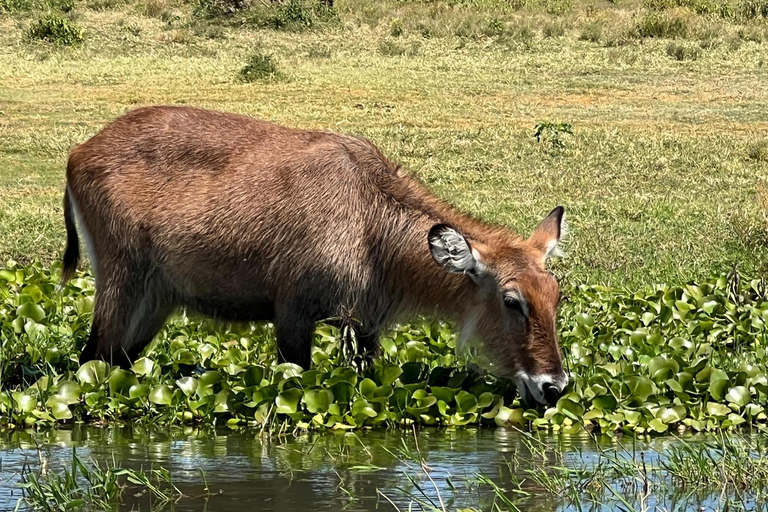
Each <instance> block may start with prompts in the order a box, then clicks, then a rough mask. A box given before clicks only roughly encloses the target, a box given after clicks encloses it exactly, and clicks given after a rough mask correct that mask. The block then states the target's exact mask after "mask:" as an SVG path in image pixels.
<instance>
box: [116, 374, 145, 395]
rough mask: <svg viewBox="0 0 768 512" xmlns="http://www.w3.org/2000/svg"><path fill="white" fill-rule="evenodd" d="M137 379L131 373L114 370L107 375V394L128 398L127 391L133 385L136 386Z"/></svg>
mask: <svg viewBox="0 0 768 512" xmlns="http://www.w3.org/2000/svg"><path fill="white" fill-rule="evenodd" d="M138 382H139V381H138V379H137V378H136V376H135V375H133V374H132V373H128V372H127V371H125V370H122V369H120V368H115V369H114V370H112V373H111V374H110V375H109V394H110V395H113V396H114V395H118V394H119V395H124V396H128V390H129V389H130V387H131V386H133V385H134V384H138Z"/></svg>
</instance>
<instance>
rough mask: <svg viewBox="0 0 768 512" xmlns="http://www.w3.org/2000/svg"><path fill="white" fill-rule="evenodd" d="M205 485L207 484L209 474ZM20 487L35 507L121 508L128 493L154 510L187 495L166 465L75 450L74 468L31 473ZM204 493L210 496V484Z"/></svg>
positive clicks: (27, 502)
mask: <svg viewBox="0 0 768 512" xmlns="http://www.w3.org/2000/svg"><path fill="white" fill-rule="evenodd" d="M201 476H202V477H203V478H202V480H203V484H205V476H204V475H203V474H202V472H201ZM19 487H20V488H21V489H22V492H23V493H24V502H25V503H26V504H27V505H29V507H30V508H31V510H44V511H49V512H50V511H65V510H117V505H118V504H120V503H121V502H122V500H123V499H124V496H125V495H126V494H127V493H131V494H133V495H134V496H144V497H145V498H146V499H147V500H148V502H149V504H150V506H151V509H152V510H165V507H166V505H169V504H175V503H177V502H178V501H179V500H180V499H182V498H183V497H184V495H183V494H182V493H181V491H179V489H178V488H177V487H176V486H175V485H174V483H173V479H172V478H171V474H170V473H169V472H168V471H167V470H166V469H163V468H159V469H151V470H148V471H144V470H141V469H140V470H134V469H127V468H121V467H119V466H118V465H117V463H116V462H115V461H114V460H113V461H112V464H99V463H98V462H97V461H91V462H90V463H85V462H84V461H82V460H81V459H80V458H79V457H78V456H77V452H76V450H75V449H74V448H73V449H72V460H71V461H70V467H69V468H64V470H63V471H61V472H60V473H53V472H51V473H45V474H40V473H36V472H29V473H26V474H25V475H23V481H22V482H21V483H20V484H19ZM204 490H205V493H207V494H203V495H202V496H204V497H205V496H210V493H209V492H208V488H207V486H205V489H204Z"/></svg>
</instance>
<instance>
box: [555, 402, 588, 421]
mask: <svg viewBox="0 0 768 512" xmlns="http://www.w3.org/2000/svg"><path fill="white" fill-rule="evenodd" d="M557 410H558V411H560V412H561V413H563V414H564V415H565V416H566V417H567V418H570V419H571V420H573V421H575V422H576V423H581V417H582V416H583V415H584V406H582V405H581V404H580V403H577V402H574V401H573V400H571V399H570V398H566V397H562V398H561V399H560V400H558V401H557Z"/></svg>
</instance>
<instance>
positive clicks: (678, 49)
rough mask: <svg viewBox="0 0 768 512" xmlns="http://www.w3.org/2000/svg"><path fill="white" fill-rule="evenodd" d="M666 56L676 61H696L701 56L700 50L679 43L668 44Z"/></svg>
mask: <svg viewBox="0 0 768 512" xmlns="http://www.w3.org/2000/svg"><path fill="white" fill-rule="evenodd" d="M667 55H669V56H670V57H673V58H675V59H676V60H696V59H698V58H699V56H701V48H699V47H696V46H689V45H685V44H680V43H669V44H668V45H667Z"/></svg>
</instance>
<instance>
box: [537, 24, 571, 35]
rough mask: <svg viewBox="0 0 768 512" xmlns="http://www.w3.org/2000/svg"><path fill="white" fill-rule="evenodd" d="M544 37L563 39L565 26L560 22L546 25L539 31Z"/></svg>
mask: <svg viewBox="0 0 768 512" xmlns="http://www.w3.org/2000/svg"><path fill="white" fill-rule="evenodd" d="M541 33H542V35H543V36H544V37H563V36H564V35H565V25H564V24H563V23H562V22H560V21H553V22H549V23H546V24H545V25H544V27H543V28H542V29H541Z"/></svg>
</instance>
